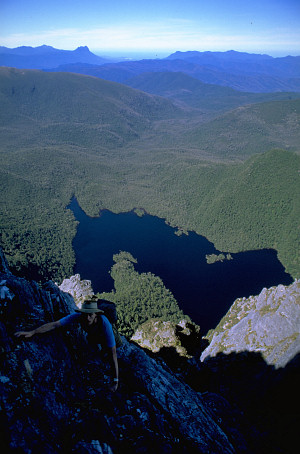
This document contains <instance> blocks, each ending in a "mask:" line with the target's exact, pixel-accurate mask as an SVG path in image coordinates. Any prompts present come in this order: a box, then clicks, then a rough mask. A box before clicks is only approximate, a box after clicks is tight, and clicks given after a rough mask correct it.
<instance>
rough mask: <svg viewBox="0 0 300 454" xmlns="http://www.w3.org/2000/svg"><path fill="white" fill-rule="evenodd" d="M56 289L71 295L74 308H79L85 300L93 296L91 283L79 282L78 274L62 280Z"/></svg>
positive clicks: (86, 281)
mask: <svg viewBox="0 0 300 454" xmlns="http://www.w3.org/2000/svg"><path fill="white" fill-rule="evenodd" d="M58 287H59V289H60V290H62V291H63V292H66V293H69V294H70V295H72V296H73V298H74V301H75V304H76V306H78V307H79V308H80V307H81V304H82V303H83V301H84V300H85V299H86V298H89V297H91V296H92V295H94V292H93V289H92V283H91V281H88V280H81V279H80V275H79V274H75V275H74V276H71V277H70V278H69V279H64V280H63V282H62V283H61V285H59V286H58Z"/></svg>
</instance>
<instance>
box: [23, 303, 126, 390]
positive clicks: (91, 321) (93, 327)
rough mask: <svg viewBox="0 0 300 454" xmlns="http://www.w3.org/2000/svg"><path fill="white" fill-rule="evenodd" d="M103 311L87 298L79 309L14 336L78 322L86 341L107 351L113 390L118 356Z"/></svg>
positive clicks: (24, 335) (27, 334)
mask: <svg viewBox="0 0 300 454" xmlns="http://www.w3.org/2000/svg"><path fill="white" fill-rule="evenodd" d="M103 314H104V312H103V311H101V310H100V309H98V306H97V302H96V301H95V300H87V301H85V302H84V303H82V307H81V309H76V312H75V313H73V314H70V315H67V316H66V317H63V318H61V319H60V320H57V321H55V322H50V323H45V324H44V325H41V326H40V327H38V328H36V329H34V330H32V331H17V332H16V333H15V336H17V337H25V338H30V337H32V336H34V335H35V334H42V333H46V332H48V331H52V330H54V329H57V328H60V327H65V326H69V325H71V324H72V323H74V322H79V323H80V325H81V326H82V328H83V329H84V330H85V331H86V332H87V337H88V341H89V343H91V344H94V345H98V347H99V349H102V347H103V349H105V351H106V352H107V353H108V357H109V362H110V364H111V368H112V371H113V373H114V378H113V384H112V385H111V386H110V388H109V389H110V391H113V392H115V391H116V390H117V388H118V383H119V367H118V357H117V349H116V342H115V337H114V333H113V330H112V326H111V324H110V322H109V321H108V319H107V318H106V317H105V315H103Z"/></svg>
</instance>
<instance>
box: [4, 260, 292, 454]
mask: <svg viewBox="0 0 300 454" xmlns="http://www.w3.org/2000/svg"><path fill="white" fill-rule="evenodd" d="M0 256H1V261H0V337H1V350H0V355H1V366H0V389H1V397H0V406H1V420H0V421H1V426H0V427H1V432H2V434H1V435H2V436H1V442H2V444H3V452H15V453H28V454H29V453H33V454H34V453H38V452H39V453H41V452H42V453H47V454H48V453H51V454H52V453H53V454H56V453H76V454H77V453H91V454H93V453H106V454H122V453H125V452H126V453H127V452H133V453H137V454H138V453H150V454H151V453H155V454H158V453H167V454H168V453H170V454H171V453H172V454H173V453H180V454H181V453H188V454H190V453H195V454H196V453H199V454H202V453H203V454H204V453H207V454H208V453H209V454H215V453H216V454H217V453H245V454H254V453H255V454H260V453H261V454H263V453H268V454H270V453H276V454H280V453H283V452H284V453H293V452H295V443H296V441H297V424H298V423H297V421H298V420H299V405H298V403H297V395H298V383H299V378H300V377H299V358H294V359H293V361H291V362H290V363H289V364H288V365H287V366H286V367H285V368H281V369H279V370H275V369H274V367H273V366H270V365H268V364H266V362H265V361H264V359H263V358H262V356H261V355H260V354H258V353H255V354H254V353H251V352H248V353H245V352H243V353H240V354H237V353H231V354H229V355H224V354H223V353H219V354H217V355H216V357H213V358H211V357H206V360H205V362H204V363H202V362H200V361H199V360H198V357H199V355H197V356H194V357H192V355H191V350H189V351H188V353H189V354H188V355H187V357H185V356H182V355H181V354H179V355H178V352H177V351H176V345H173V344H172V345H169V346H164V347H162V346H160V349H159V353H160V352H161V351H162V350H163V353H164V354H163V355H161V356H158V354H157V353H154V352H152V353H150V354H147V353H146V352H145V351H144V350H143V349H142V348H141V347H139V346H137V345H136V344H135V343H133V342H129V341H128V340H126V339H125V338H123V345H122V347H120V348H119V349H118V358H119V366H120V385H119V388H118V390H117V391H116V392H115V393H111V392H110V391H109V389H108V380H109V375H110V370H109V368H108V367H107V363H106V361H105V358H103V357H102V356H101V355H100V354H99V352H96V351H94V350H92V349H91V348H90V347H88V345H87V342H86V339H85V336H84V333H83V332H82V331H81V329H80V328H74V329H70V330H65V329H59V330H55V331H54V332H49V333H45V334H41V335H36V336H34V337H33V338H30V339H27V340H20V339H18V338H16V337H15V336H14V332H15V331H17V330H28V329H31V328H33V327H37V326H39V325H41V324H42V323H45V322H50V321H53V320H57V319H59V318H60V317H62V316H64V315H66V314H69V313H72V312H73V311H74V309H75V307H76V306H75V302H74V298H73V296H72V295H71V294H70V293H66V292H63V291H62V290H61V289H59V288H58V287H57V285H55V284H54V283H53V282H51V281H50V282H48V283H46V284H44V285H43V286H39V285H38V284H37V283H36V282H34V281H30V282H29V281H26V280H25V279H22V278H18V277H15V276H14V275H12V274H11V273H10V271H9V269H8V267H7V264H6V262H5V258H4V257H3V255H1V254H0ZM181 325H183V326H180V329H179V334H180V332H181V331H184V332H183V333H181V334H183V336H187V337H188V335H189V334H193V330H190V332H188V331H189V329H190V328H191V327H189V326H188V325H187V324H181ZM174 330H175V332H177V334H178V328H176V327H175V328H174ZM194 334H196V335H197V336H198V337H199V332H198V331H197V329H195V330H194ZM158 336H159V334H158ZM197 336H196V337H197ZM161 337H163V336H161ZM179 337H180V336H179ZM181 338H182V336H181ZM193 339H195V338H193ZM198 340H199V339H198ZM193 341H194V340H193ZM200 344H201V340H200ZM179 353H182V352H181V350H180V351H179ZM178 358H179V359H178ZM178 364H179V365H180V368H178V367H177V366H178ZM174 365H175V366H176V367H174ZM274 396H275V397H276V398H274Z"/></svg>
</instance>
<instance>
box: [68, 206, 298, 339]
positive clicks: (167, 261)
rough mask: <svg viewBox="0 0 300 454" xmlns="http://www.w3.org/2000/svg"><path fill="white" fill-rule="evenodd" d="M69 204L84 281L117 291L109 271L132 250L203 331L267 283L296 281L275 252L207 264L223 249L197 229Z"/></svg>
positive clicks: (77, 269) (78, 269) (140, 267)
mask: <svg viewBox="0 0 300 454" xmlns="http://www.w3.org/2000/svg"><path fill="white" fill-rule="evenodd" d="M69 208H70V209H71V210H72V211H73V213H74V215H75V217H76V219H77V220H78V221H79V225H78V229H77V234H76V237H75V239H74V242H73V247H74V251H75V255H76V266H75V270H74V271H75V273H79V274H80V276H81V279H88V280H91V281H92V286H93V290H94V292H104V291H105V292H107V291H111V290H112V289H113V280H112V278H111V277H110V275H109V271H110V269H111V267H112V265H113V254H116V253H118V252H119V251H127V252H130V253H131V254H132V255H133V257H135V258H136V259H137V261H138V264H137V265H135V269H136V270H137V271H138V272H140V273H141V272H152V273H153V274H155V275H157V276H159V277H160V278H161V279H162V280H163V282H164V285H165V286H166V287H167V288H168V289H169V290H171V292H172V293H173V295H174V297H175V298H176V300H177V302H178V304H179V306H180V308H181V309H182V310H183V311H184V312H185V313H186V314H188V315H189V316H190V317H191V319H192V320H193V321H194V322H195V323H197V324H198V325H200V326H201V328H202V330H203V332H206V331H207V330H208V329H210V328H215V326H216V325H217V324H218V323H219V321H220V319H221V318H222V317H223V316H224V315H225V313H226V312H227V311H228V309H229V308H230V306H231V305H232V303H233V301H234V300H235V299H236V298H239V297H243V296H245V297H248V296H250V295H256V294H258V293H259V292H260V291H261V290H262V289H263V288H264V287H271V286H274V285H278V284H284V285H288V284H290V283H292V282H293V279H292V277H291V276H290V275H289V274H287V273H285V271H284V268H283V266H282V264H281V263H280V262H279V260H278V259H277V254H276V251H274V250H269V249H264V250H259V251H248V252H242V253H238V254H232V257H233V260H226V261H224V262H222V263H221V262H217V263H214V264H211V265H208V264H207V262H206V258H205V255H206V254H219V253H220V251H218V250H216V249H215V248H214V245H213V244H212V243H210V242H209V241H208V240H207V239H206V238H204V237H203V236H200V235H197V234H195V233H194V232H190V233H189V235H181V236H177V235H175V229H174V228H172V227H170V226H168V225H167V224H166V223H165V221H164V220H163V219H159V218H157V217H154V216H150V215H148V214H145V215H144V216H142V217H139V216H137V215H136V214H135V213H134V212H129V213H121V214H114V213H111V212H110V211H106V210H105V211H102V212H101V215H100V216H99V217H98V218H91V217H88V216H87V215H86V214H85V213H84V212H83V210H82V209H81V208H80V206H79V205H78V202H77V200H76V199H73V200H72V202H71V204H70V205H69Z"/></svg>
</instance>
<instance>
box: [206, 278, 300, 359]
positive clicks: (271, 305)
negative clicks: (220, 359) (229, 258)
mask: <svg viewBox="0 0 300 454" xmlns="http://www.w3.org/2000/svg"><path fill="white" fill-rule="evenodd" d="M209 338H210V345H209V347H208V348H206V350H205V351H204V352H203V353H202V355H201V361H204V360H205V358H207V357H208V356H215V355H216V354H217V353H219V352H223V353H231V352H242V351H255V352H261V353H262V356H263V358H264V359H265V361H266V362H267V363H268V364H273V365H275V366H276V367H284V366H285V365H286V364H287V363H288V362H289V361H290V360H291V359H293V358H294V356H296V354H297V353H299V352H300V280H298V281H297V280H296V281H295V282H294V283H293V284H291V285H289V286H284V285H279V286H278V287H272V288H269V289H266V288H264V289H263V290H262V291H261V293H260V294H259V295H258V296H250V297H249V298H240V299H237V300H236V301H235V302H234V304H233V305H232V306H231V308H230V309H229V311H228V312H227V314H226V315H225V317H224V318H223V319H222V320H221V322H220V323H219V325H218V326H217V327H216V329H215V330H212V332H211V333H210V336H209Z"/></svg>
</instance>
